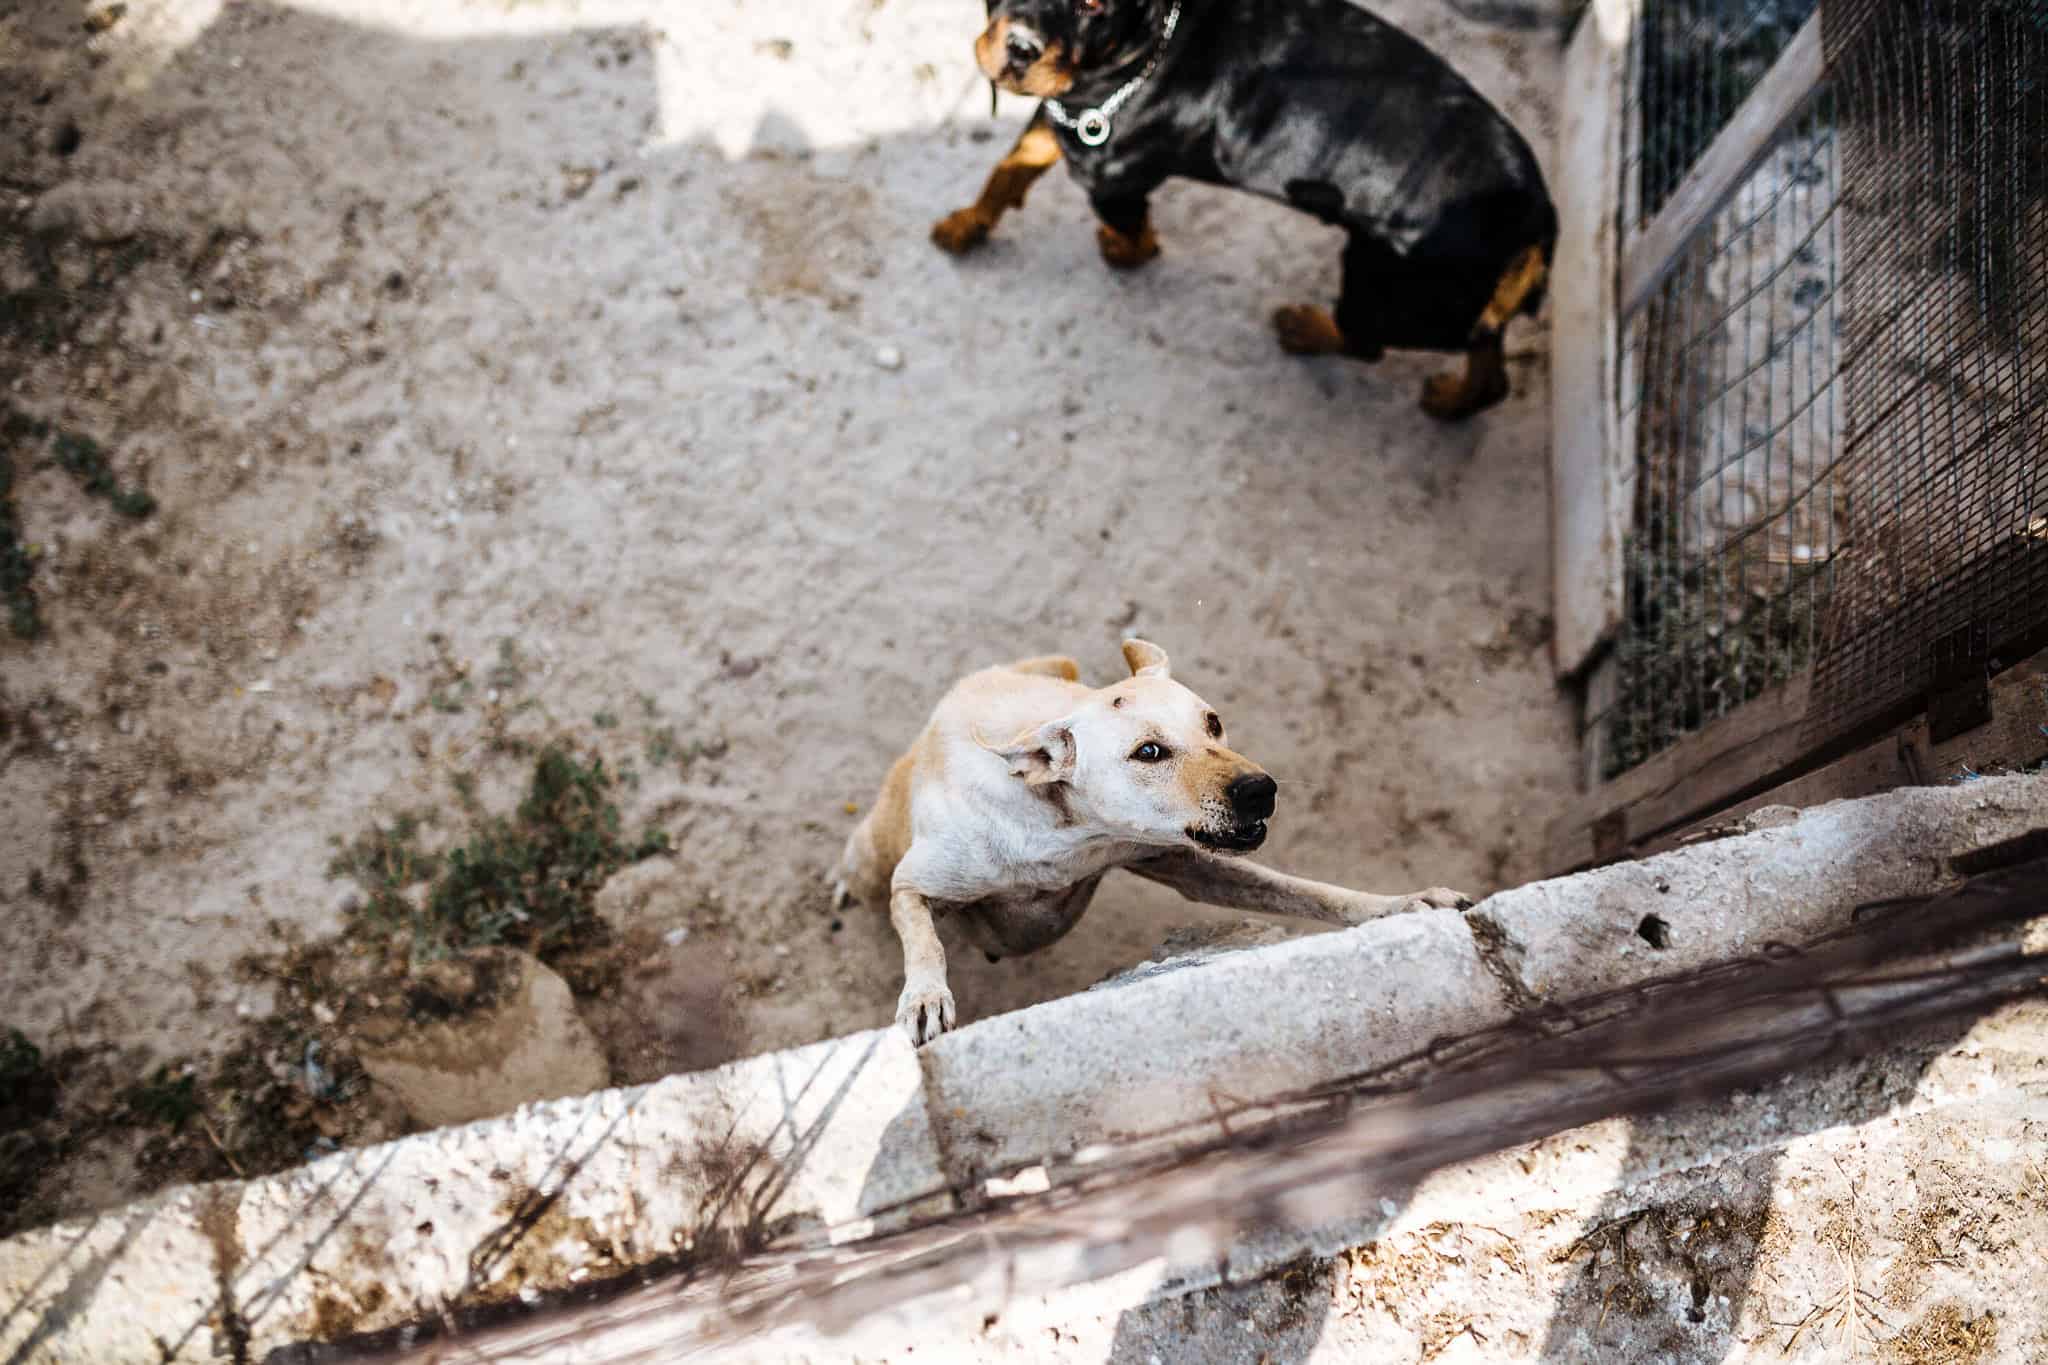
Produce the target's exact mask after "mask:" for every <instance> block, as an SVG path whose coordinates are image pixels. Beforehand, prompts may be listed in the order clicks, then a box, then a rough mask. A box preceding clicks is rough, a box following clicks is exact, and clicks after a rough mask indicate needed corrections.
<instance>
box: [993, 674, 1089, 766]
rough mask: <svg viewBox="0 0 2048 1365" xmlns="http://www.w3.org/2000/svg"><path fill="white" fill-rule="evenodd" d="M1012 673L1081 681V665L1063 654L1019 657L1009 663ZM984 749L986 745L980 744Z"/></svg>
mask: <svg viewBox="0 0 2048 1365" xmlns="http://www.w3.org/2000/svg"><path fill="white" fill-rule="evenodd" d="M1010 671H1011V672H1012V673H1033V674H1038V675H1040V676H1043V677H1047V678H1064V679H1065V680H1066V681H1068V682H1079V681H1081V665H1079V664H1077V663H1075V662H1074V661H1073V660H1072V659H1069V658H1068V657H1067V656H1066V655H1064V654H1047V655H1043V656H1041V657H1039V658H1036V659H1019V660H1017V662H1015V663H1013V664H1011V665H1010ZM981 747H982V748H984V749H986V748H987V747H988V745H986V744H984V745H982V746H981Z"/></svg>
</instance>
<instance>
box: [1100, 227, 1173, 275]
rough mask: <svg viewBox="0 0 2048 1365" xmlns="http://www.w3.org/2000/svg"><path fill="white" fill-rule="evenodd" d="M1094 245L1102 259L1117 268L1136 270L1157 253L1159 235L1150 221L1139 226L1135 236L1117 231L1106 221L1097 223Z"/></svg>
mask: <svg viewBox="0 0 2048 1365" xmlns="http://www.w3.org/2000/svg"><path fill="white" fill-rule="evenodd" d="M1095 246H1096V249H1097V250H1099V251H1100V252H1101V253H1102V259H1103V260H1105V261H1107V262H1109V264H1111V265H1113V266H1115V267H1116V268H1117V269H1118V270H1136V269H1137V268H1138V267H1139V266H1141V265H1143V264H1145V262H1147V261H1149V260H1151V259H1152V258H1153V257H1155V256H1157V255H1158V254H1159V236H1158V234H1157V233H1155V232H1153V231H1152V225H1151V224H1150V223H1147V224H1145V226H1144V227H1142V228H1139V229H1138V235H1137V236H1135V237H1131V236H1127V235H1125V234H1124V233H1121V232H1118V231H1117V230H1116V229H1115V228H1113V227H1111V226H1110V225H1109V224H1107V223H1097V224H1096V225H1095Z"/></svg>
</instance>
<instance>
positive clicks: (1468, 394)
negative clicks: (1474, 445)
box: [1422, 335, 1508, 422]
mask: <svg viewBox="0 0 2048 1365" xmlns="http://www.w3.org/2000/svg"><path fill="white" fill-rule="evenodd" d="M1507 396H1508V367H1507V361H1506V359H1505V357H1504V356H1503V355H1502V353H1501V342H1500V337H1499V336H1498V335H1495V336H1492V337H1489V338H1487V339H1486V340H1485V341H1482V342H1479V343H1477V344H1476V345H1474V346H1473V347H1472V349H1471V350H1469V351H1467V352H1466V353H1465V372H1464V373H1463V374H1433V375H1431V376H1430V377H1429V378H1427V379H1425V380H1423V381H1422V410H1423V411H1424V412H1426V413H1428V414H1429V415H1430V416H1431V417H1434V418H1436V419H1437V420H1438V421H1442V422H1460V421H1463V420H1464V419H1465V418H1467V417H1470V416H1472V415H1473V414H1474V413H1479V412H1484V411H1485V410H1486V409H1488V408H1490V407H1492V406H1493V405H1494V404H1495V403H1498V402H1500V400H1501V399H1503V398H1506V397H1507Z"/></svg>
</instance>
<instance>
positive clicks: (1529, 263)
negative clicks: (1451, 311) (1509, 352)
mask: <svg viewBox="0 0 2048 1365" xmlns="http://www.w3.org/2000/svg"><path fill="white" fill-rule="evenodd" d="M1549 258H1550V253H1549V252H1548V251H1546V250H1545V249H1544V248H1542V247H1540V246H1528V247H1523V248H1522V250H1521V251H1519V252H1517V253H1516V255H1515V258H1514V259H1513V260H1512V261H1509V262H1508V268H1507V269H1506V270H1504V271H1502V272H1501V277H1500V282H1499V283H1498V284H1496V285H1494V287H1493V297H1492V298H1490V299H1488V300H1487V301H1486V308H1485V309H1484V311H1482V312H1481V313H1480V314H1479V321H1478V322H1477V323H1475V324H1474V325H1473V327H1472V340H1473V341H1474V342H1475V343H1476V342H1481V341H1487V340H1491V339H1492V338H1494V337H1497V336H1499V335H1500V334H1501V333H1502V332H1504V331H1506V330H1507V325H1508V323H1509V322H1510V321H1512V320H1513V319H1514V317H1515V316H1516V315H1517V314H1518V313H1524V312H1528V313H1533V312H1535V311H1536V309H1537V308H1538V307H1540V306H1541V305H1542V303H1543V290H1544V286H1545V285H1546V284H1548V283H1549V281H1550V259H1549Z"/></svg>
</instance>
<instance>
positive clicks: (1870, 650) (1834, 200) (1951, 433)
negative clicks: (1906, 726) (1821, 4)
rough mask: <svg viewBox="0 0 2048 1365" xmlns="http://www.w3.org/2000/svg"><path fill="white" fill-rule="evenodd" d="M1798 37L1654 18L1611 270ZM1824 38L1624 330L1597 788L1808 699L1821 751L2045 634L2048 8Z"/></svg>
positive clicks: (1873, 1) (1967, 9) (1896, 15)
mask: <svg viewBox="0 0 2048 1365" xmlns="http://www.w3.org/2000/svg"><path fill="white" fill-rule="evenodd" d="M1812 9H1813V6H1812V5H1811V4H1810V3H1807V0H1788V2H1787V3H1771V2H1770V0H1763V2H1762V3H1755V2H1748V0H1746V2H1745V3H1737V0H1649V2H1648V3H1647V5H1646V9H1645V14H1644V19H1643V23H1642V25H1641V27H1640V32H1639V37H1638V41H1637V43H1636V49H1637V50H1636V51H1635V52H1633V53H1632V54H1631V63H1630V67H1631V71H1632V73H1633V79H1632V83H1631V84H1632V90H1633V92H1634V94H1633V96H1632V104H1631V107H1630V109H1629V111H1628V117H1627V118H1625V119H1624V122H1623V128H1624V131H1623V139H1624V142H1623V158H1622V159H1623V167H1624V169H1623V176H1624V180H1623V194H1622V196H1621V199H1622V203H1621V209H1620V222H1619V223H1618V224H1617V228H1618V231H1620V233H1621V234H1622V240H1623V241H1624V242H1626V241H1628V240H1629V239H1630V235H1631V234H1632V233H1633V232H1634V231H1635V230H1637V229H1638V228H1640V227H1641V225H1642V224H1644V223H1646V222H1647V221H1649V219H1650V218H1651V217H1653V216H1654V214H1655V212H1656V210H1657V208H1659V207H1660V206H1661V205H1662V204H1663V203H1664V202H1665V199H1666V198H1667V197H1668V196H1669V194H1670V192H1671V190H1672V188H1673V187H1675V186H1676V185H1677V184H1678V183H1679V182H1680V181H1681V180H1682V179H1683V177H1684V175H1685V174H1686V172H1687V171H1688V170H1689V169H1690V168H1691V166H1692V164H1693V162H1694V161H1695V160H1696V159H1697V157H1698V156H1699V154H1700V153H1701V152H1702V151H1703V150H1704V149H1705V148H1706V146H1707V145H1708V144H1709V143H1710V142H1711V140H1712V137H1713V135H1714V133H1715V132H1717V131H1718V130H1719V129H1720V128H1721V127H1722V126H1723V124H1725V122H1726V121H1727V119H1728V118H1729V117H1730V116H1731V115H1732V114H1733V112H1734V110H1735V108H1736V107H1737V106H1738V105H1739V102H1740V99H1741V97H1742V96H1743V95H1745V94H1746V93H1747V92H1748V91H1749V90H1750V89H1751V88H1753V87H1754V86H1755V84H1756V82H1757V81H1758V80H1759V79H1760V78H1761V76H1762V74H1763V72H1764V71H1766V70H1768V68H1769V65H1770V61H1771V60H1772V59H1774V58H1775V57H1776V55H1777V53H1778V52H1779V51H1780V50H1781V49H1782V48H1783V46H1784V44H1785V42H1786V41H1787V40H1788V39H1789V37H1790V36H1791V34H1792V33H1793V32H1794V31H1796V29H1797V27H1798V25H1799V24H1800V23H1801V22H1803V21H1804V20H1805V19H1806V18H1807V16H1808V15H1809V14H1810V13H1811V11H1812ZM1822 24H1823V40H1824V41H1823V47H1824V51H1825V52H1826V56H1827V80H1826V84H1825V85H1824V87H1823V88H1822V89H1821V90H1820V91H1819V92H1817V93H1816V94H1815V96H1814V97H1813V98H1812V99H1811V100H1810V101H1809V103H1808V104H1807V105H1806V107H1805V108H1804V109H1803V110H1802V111H1801V112H1800V113H1799V114H1798V115H1797V116H1796V117H1795V118H1794V119H1793V120H1792V121H1791V123H1790V124H1789V125H1788V126H1786V127H1785V128H1784V129H1783V130H1782V132H1781V133H1780V135H1779V136H1778V138H1777V140H1776V143H1775V145H1774V146H1772V148H1771V149H1770V150H1769V152H1768V154H1767V155H1766V156H1765V157H1764V159H1763V161H1762V162H1761V164H1760V165H1759V166H1758V168H1757V170H1756V171H1755V173H1754V174H1753V175H1752V176H1751V177H1750V178H1749V180H1748V181H1747V182H1746V183H1745V184H1743V185H1742V186H1741V187H1740V189H1739V190H1737V191H1736V193H1735V194H1734V195H1733V196H1732V198H1731V199H1730V200H1729V202H1728V203H1727V204H1726V205H1724V206H1723V207H1722V209H1721V210H1720V212H1719V213H1718V214H1717V215H1716V216H1715V217H1714V219H1713V221H1712V222H1711V224H1710V225H1709V226H1708V228H1707V229H1706V230H1705V231H1703V232H1702V233H1701V234H1700V235H1699V236H1698V237H1696V238H1695V239H1694V240H1693V241H1692V243H1691V244H1690V245H1689V246H1688V247H1687V248H1686V249H1685V250H1684V252H1683V253H1682V254H1681V256H1680V258H1679V259H1678V260H1677V261H1676V262H1674V263H1673V266H1672V268H1671V270H1670V272H1669V274H1668V276H1667V278H1666V279H1665V282H1664V284H1663V285H1662V286H1661V288H1660V289H1659V290H1658V291H1657V292H1656V293H1655V295H1654V296H1653V297H1651V298H1650V300H1649V301H1648V302H1647V303H1646V304H1645V305H1644V306H1643V307H1642V308H1640V309H1639V310H1638V311H1636V312H1635V313H1633V314H1631V315H1629V316H1626V317H1624V318H1623V319H1622V320H1621V324H1622V336H1623V347H1624V352H1625V353H1624V355H1623V357H1622V365H1621V367H1620V392H1619V393H1618V395H1617V397H1618V402H1619V405H1620V408H1621V412H1622V420H1623V422H1624V424H1625V428H1624V429H1625V430H1627V431H1629V432H1631V433H1632V435H1633V439H1634V442H1635V469H1636V483H1635V506H1634V509H1633V529H1632V533H1631V535H1630V537H1629V539H1628V543H1627V546H1626V550H1625V556H1624V559H1625V566H1626V575H1627V578H1626V584H1625V594H1624V600H1625V613H1624V620H1623V623H1622V626H1621V630H1620V633H1619V636H1618V639H1617V641H1616V652H1615V673H1616V686H1615V689H1614V692H1613V702H1612V704H1611V705H1610V706H1609V707H1608V708H1607V709H1606V710H1605V711H1603V712H1601V713H1600V714H1597V715H1594V716H1592V717H1589V728H1597V730H1598V732H1599V733H1600V734H1601V736H1602V745H1601V752H1602V755H1603V759H1604V771H1605V775H1606V776H1610V777H1611V776H1614V775H1615V774H1617V773H1619V772H1622V771H1625V770H1626V769H1628V768H1631V767H1633V766H1635V765H1637V764H1639V763H1641V762H1643V761H1644V760H1645V759H1647V758H1649V757H1650V756H1651V755H1653V754H1656V753H1658V752H1660V751H1662V750H1664V749H1666V748H1668V747H1669V746H1670V745H1671V744H1673V743H1675V742H1676V741H1677V740H1678V739H1680V738H1682V737H1683V736H1685V735H1687V734H1690V733H1692V732H1694V731H1697V730H1699V729H1701V728H1703V727H1705V726H1707V725H1709V724H1711V723H1712V722H1713V721H1715V720H1716V719H1718V718H1720V717H1723V716H1726V715H1728V714H1729V713H1730V712H1732V711H1734V710H1736V709H1738V708H1739V707H1741V706H1742V705H1744V704H1745V703H1747V702H1750V701H1753V700H1754V699H1756V698H1757V697H1758V696H1760V695H1762V694H1763V693H1765V692H1766V691H1767V690H1769V689H1771V688H1773V687H1775V686H1777V685H1779V684H1783V683H1786V682H1789V681H1791V680H1792V679H1794V678H1797V677H1800V676H1802V675H1804V674H1806V673H1807V672H1808V671H1809V670H1810V669H1811V670H1813V674H1812V676H1813V682H1814V689H1813V694H1812V696H1813V700H1812V703H1811V707H1810V713H1809V721H1808V725H1807V733H1806V735H1805V740H1806V743H1807V744H1808V745H1809V746H1811V747H1816V748H1817V747H1820V746H1824V745H1827V744H1830V743H1832V742H1834V741H1836V740H1839V739H1842V738H1844V737H1845V736H1849V735H1852V734H1855V733H1861V732H1862V731H1864V730H1867V729H1868V728H1869V727H1871V726H1872V725H1873V724H1874V723H1876V722H1880V721H1882V720H1884V719H1886V718H1887V717H1893V716H1897V715H1898V714H1900V713H1901V708H1905V709H1907V710H1910V709H1911V708H1913V707H1914V706H1916V705H1918V704H1920V703H1922V702H1924V700H1925V698H1926V696H1927V695H1928V692H1929V689H1930V687H1931V686H1933V685H1934V684H1935V682H1936V673H1937V667H1938V665H1937V660H1938V659H1951V660H1953V659H1954V658H1961V659H1963V660H1964V662H1965V663H1971V664H1974V665H1975V666H1978V667H1980V668H1988V667H1992V666H1994V665H1995V662H1996V657H1995V656H1997V655H1999V654H2000V653H2001V652H2002V653H2003V654H2004V656H2005V660H2006V661H2008V662H2010V661H2014V660H2016V659H2017V658H2019V657H2023V649H2022V646H2023V645H2024V644H2025V642H2027V641H2031V640H2035V639H2038V638H2040V637H2042V636H2043V635H2048V515H2044V512H2048V417H2044V412H2048V304H2044V302H2043V300H2044V299H2048V169H2044V166H2048V157H2044V156H2043V155H2042V152H2041V148H2042V147H2043V146H2044V145H2048V114H2044V101H2048V3H2043V0H1981V3H1962V0H1843V2H1841V3H1833V2H1831V3H1830V4H1829V5H1828V7H1827V8H1826V9H1825V10H1824V11H1823V17H1822ZM1972 650H1975V651H1977V653H1974V654H1973V653H1971V652H1970V651H1972ZM1979 654H1981V655H1982V656H1983V657H1981V658H1980V657H1978V656H1979Z"/></svg>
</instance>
